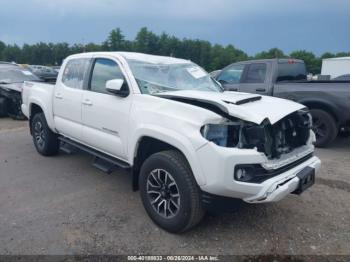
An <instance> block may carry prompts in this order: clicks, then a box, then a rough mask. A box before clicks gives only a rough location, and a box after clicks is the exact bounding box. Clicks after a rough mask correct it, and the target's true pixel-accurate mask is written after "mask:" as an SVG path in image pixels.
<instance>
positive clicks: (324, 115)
mask: <svg viewBox="0 0 350 262" xmlns="http://www.w3.org/2000/svg"><path fill="white" fill-rule="evenodd" d="M310 113H311V115H312V122H313V126H312V130H313V131H314V132H315V135H316V143H315V146H316V147H327V146H328V145H329V144H330V143H331V142H333V140H334V139H335V138H336V137H337V134H338V127H337V124H336V122H335V119H334V118H333V116H332V115H330V114H329V113H328V112H326V111H324V110H321V109H311V110H310Z"/></svg>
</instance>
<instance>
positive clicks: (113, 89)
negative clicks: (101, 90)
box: [106, 79, 124, 94]
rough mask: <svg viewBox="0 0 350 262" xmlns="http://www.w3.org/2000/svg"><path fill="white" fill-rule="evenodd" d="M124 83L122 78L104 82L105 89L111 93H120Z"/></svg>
mask: <svg viewBox="0 0 350 262" xmlns="http://www.w3.org/2000/svg"><path fill="white" fill-rule="evenodd" d="M123 84H124V80H123V79H112V80H108V81H107V82H106V89H107V91H108V92H110V93H113V94H118V93H120V91H121V89H122V86H123Z"/></svg>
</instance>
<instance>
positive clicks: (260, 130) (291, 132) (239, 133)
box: [201, 110, 312, 159]
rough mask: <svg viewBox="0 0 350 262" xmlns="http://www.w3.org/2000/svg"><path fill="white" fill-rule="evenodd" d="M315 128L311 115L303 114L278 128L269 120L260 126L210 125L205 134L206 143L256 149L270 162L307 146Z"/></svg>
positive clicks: (242, 123) (238, 123)
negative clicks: (313, 127)
mask: <svg viewBox="0 0 350 262" xmlns="http://www.w3.org/2000/svg"><path fill="white" fill-rule="evenodd" d="M311 125H312V120H311V116H310V114H309V113H308V111H306V110H299V111H297V112H294V113H292V114H290V115H288V116H286V117H284V118H283V119H281V120H280V121H278V122H276V123H275V124H274V125H271V124H270V122H269V121H268V120H267V119H266V120H265V121H264V122H263V123H262V124H260V125H257V124H254V123H250V122H246V121H242V120H237V121H229V122H227V123H225V124H220V125H206V126H204V127H203V128H202V130H201V132H202V135H203V136H204V137H205V138H206V139H208V140H209V141H211V142H214V143H215V144H217V145H219V146H224V147H237V148H244V149H253V148H256V149H257V151H258V152H263V153H264V154H265V155H266V156H267V157H268V159H278V158H280V156H281V155H283V154H287V153H289V152H291V151H293V150H294V149H295V148H298V147H301V146H303V145H306V144H307V141H308V139H309V137H310V129H311Z"/></svg>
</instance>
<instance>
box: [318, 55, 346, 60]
mask: <svg viewBox="0 0 350 262" xmlns="http://www.w3.org/2000/svg"><path fill="white" fill-rule="evenodd" d="M323 60H350V56H344V57H331V58H324V59H323Z"/></svg>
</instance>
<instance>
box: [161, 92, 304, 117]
mask: <svg viewBox="0 0 350 262" xmlns="http://www.w3.org/2000/svg"><path fill="white" fill-rule="evenodd" d="M157 96H159V97H164V98H169V99H175V100H176V99H177V100H178V99H181V102H186V100H187V101H189V102H190V101H198V102H201V104H203V107H205V106H204V105H205V104H208V105H214V106H215V107H217V108H219V109H220V110H221V111H222V112H223V113H226V114H229V115H231V116H233V117H237V118H239V119H242V120H245V121H250V122H253V123H256V124H261V123H262V122H263V121H264V120H265V119H268V120H269V121H270V123H271V124H274V123H276V122H277V121H279V120H281V119H282V118H284V117H285V116H287V115H289V114H291V113H293V112H295V111H297V110H300V109H302V108H305V106H304V105H301V104H298V103H295V102H293V101H289V100H285V99H281V98H275V97H270V96H261V95H255V94H248V93H241V92H231V91H225V92H222V93H217V92H206V91H193V90H184V91H172V92H163V93H159V94H157Z"/></svg>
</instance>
